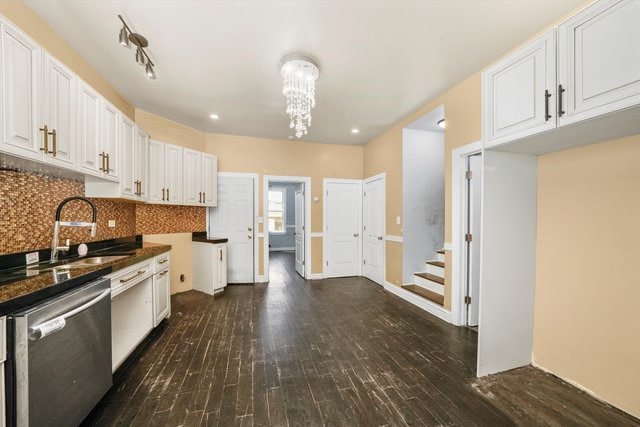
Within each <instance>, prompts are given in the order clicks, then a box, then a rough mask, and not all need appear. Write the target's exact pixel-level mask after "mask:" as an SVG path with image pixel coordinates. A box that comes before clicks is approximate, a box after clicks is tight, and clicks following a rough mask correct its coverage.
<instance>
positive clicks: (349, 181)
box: [322, 178, 386, 278]
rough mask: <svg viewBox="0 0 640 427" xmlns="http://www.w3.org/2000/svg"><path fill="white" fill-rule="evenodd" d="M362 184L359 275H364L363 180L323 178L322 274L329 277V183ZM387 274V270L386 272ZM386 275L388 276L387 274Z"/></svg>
mask: <svg viewBox="0 0 640 427" xmlns="http://www.w3.org/2000/svg"><path fill="white" fill-rule="evenodd" d="M331 183H335V184H360V218H359V222H360V226H359V229H360V237H359V239H360V243H359V244H360V259H359V260H358V265H359V267H358V274H357V275H358V276H362V273H363V271H362V252H363V250H362V247H363V245H362V241H363V239H362V180H361V179H342V178H323V179H322V197H323V200H322V276H323V277H325V278H326V277H327V274H328V271H327V252H328V245H327V242H328V237H329V236H328V234H327V217H328V212H327V199H326V197H327V184H331ZM385 274H386V272H385ZM385 277H386V276H385Z"/></svg>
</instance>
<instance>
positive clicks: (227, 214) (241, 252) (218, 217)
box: [209, 176, 254, 283]
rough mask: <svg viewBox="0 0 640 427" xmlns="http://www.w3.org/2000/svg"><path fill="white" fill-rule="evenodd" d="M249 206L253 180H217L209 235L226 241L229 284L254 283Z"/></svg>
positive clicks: (251, 212)
mask: <svg viewBox="0 0 640 427" xmlns="http://www.w3.org/2000/svg"><path fill="white" fill-rule="evenodd" d="M253 203H254V194H253V178H245V177H226V176H221V177H218V206H217V207H215V208H210V209H209V234H210V235H212V236H216V237H226V238H227V239H229V241H228V242H227V282H229V283H253V281H254V280H253V276H254V274H253V265H254V258H253V257H254V253H253V252H254V251H253V248H254V243H253V238H254V230H253V219H254V211H253Z"/></svg>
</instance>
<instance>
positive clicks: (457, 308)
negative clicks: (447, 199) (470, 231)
mask: <svg viewBox="0 0 640 427" xmlns="http://www.w3.org/2000/svg"><path fill="white" fill-rule="evenodd" d="M477 153H482V141H475V142H472V143H470V144H467V145H463V146H462V147H458V148H456V149H455V150H453V151H452V152H451V189H452V190H451V191H452V195H451V215H452V222H451V224H452V226H451V231H452V236H451V243H450V245H451V248H450V249H448V250H450V251H451V270H450V271H451V313H452V318H453V324H454V325H457V326H462V325H465V324H466V319H465V310H464V297H465V291H464V289H463V287H464V279H463V278H464V277H466V274H467V263H466V251H465V250H464V244H465V243H464V235H465V232H466V231H465V228H464V223H465V215H466V214H465V212H463V210H464V207H465V205H466V203H465V197H466V192H467V190H466V186H465V185H464V183H465V180H464V173H465V171H466V168H467V166H466V159H467V157H469V156H470V155H472V154H477ZM446 244H447V243H445V245H446ZM445 249H446V246H445Z"/></svg>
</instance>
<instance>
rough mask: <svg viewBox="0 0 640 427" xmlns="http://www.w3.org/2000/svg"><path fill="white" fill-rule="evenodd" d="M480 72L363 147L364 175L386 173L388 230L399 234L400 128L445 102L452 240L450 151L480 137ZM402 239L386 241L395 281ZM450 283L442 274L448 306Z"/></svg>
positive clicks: (447, 210)
mask: <svg viewBox="0 0 640 427" xmlns="http://www.w3.org/2000/svg"><path fill="white" fill-rule="evenodd" d="M481 99H482V93H481V74H480V73H477V74H474V75H473V76H471V77H469V78H468V79H466V80H465V81H463V82H461V83H460V84H458V85H457V86H455V87H454V88H452V89H451V90H449V91H448V92H446V93H445V94H443V95H441V96H439V97H438V98H436V99H434V100H433V101H431V102H429V103H428V104H427V105H426V106H424V107H422V108H420V109H419V110H418V111H416V112H415V113H413V114H411V115H410V116H408V117H407V118H405V119H403V120H402V121H400V122H398V123H397V124H395V125H394V126H393V127H392V128H391V129H389V130H387V131H386V132H384V133H383V134H382V135H380V136H378V137H377V138H375V139H373V140H372V141H370V142H369V143H367V145H366V146H365V148H364V176H365V177H369V176H372V175H375V174H378V173H381V172H385V173H386V175H387V180H386V185H387V188H386V199H387V234H392V235H393V234H396V235H401V234H402V225H397V224H396V217H397V216H400V217H402V129H403V128H404V127H405V126H407V125H408V124H410V123H411V122H413V121H414V120H416V119H418V118H420V117H422V116H424V115H425V114H427V113H429V112H430V111H432V110H433V109H435V108H437V107H438V106H440V105H444V111H445V117H446V120H447V128H446V130H445V136H444V140H445V241H446V242H450V241H451V152H452V151H453V150H454V149H455V148H458V147H460V146H462V145H465V144H469V143H471V142H475V141H477V140H479V139H480V138H481V121H480V120H481ZM401 245H402V244H401V243H396V242H387V277H386V280H387V281H388V282H390V283H393V284H394V285H401V284H402V247H401ZM450 287H451V283H450V280H449V275H448V274H447V276H446V277H445V307H446V308H449V307H450V306H451V296H450V294H451V291H450Z"/></svg>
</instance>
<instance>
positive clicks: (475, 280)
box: [467, 154, 482, 326]
mask: <svg viewBox="0 0 640 427" xmlns="http://www.w3.org/2000/svg"><path fill="white" fill-rule="evenodd" d="M467 172H468V176H469V178H468V179H467V233H468V234H470V235H471V241H470V242H467V296H469V298H471V300H470V301H469V303H468V304H467V325H469V326H478V313H479V310H478V307H479V305H480V247H481V242H482V240H481V235H480V224H481V208H482V206H481V203H482V156H481V155H480V154H476V155H473V156H470V157H469V158H468V164H467Z"/></svg>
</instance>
